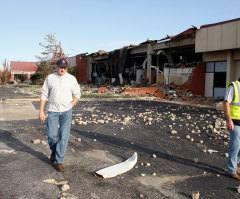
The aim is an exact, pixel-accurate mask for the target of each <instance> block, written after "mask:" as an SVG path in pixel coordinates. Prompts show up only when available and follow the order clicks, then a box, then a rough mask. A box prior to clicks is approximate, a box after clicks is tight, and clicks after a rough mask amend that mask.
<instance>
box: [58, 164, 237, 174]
mask: <svg viewBox="0 0 240 199" xmlns="http://www.w3.org/2000/svg"><path fill="white" fill-rule="evenodd" d="M64 170H65V169H64V166H63V165H62V164H61V163H57V171H58V172H64ZM239 178H240V177H239Z"/></svg>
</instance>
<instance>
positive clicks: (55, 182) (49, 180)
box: [43, 179, 68, 185]
mask: <svg viewBox="0 0 240 199" xmlns="http://www.w3.org/2000/svg"><path fill="white" fill-rule="evenodd" d="M43 182H44V183H48V184H55V185H66V184H67V183H68V181H59V182H57V181H56V180H54V179H47V180H43Z"/></svg>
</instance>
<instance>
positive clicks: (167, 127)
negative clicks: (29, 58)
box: [0, 100, 239, 199]
mask: <svg viewBox="0 0 240 199" xmlns="http://www.w3.org/2000/svg"><path fill="white" fill-rule="evenodd" d="M33 105H34V107H35V108H36V109H37V108H38V104H37V102H33ZM23 111H24V110H23ZM25 111H27V110H25ZM6 114H7V112H6ZM73 114H74V117H73V125H72V130H71V136H70V141H69V146H68V150H67V154H66V158H65V162H64V165H65V167H66V171H65V172H64V173H58V172H57V171H56V170H55V165H52V164H51V163H50V161H49V159H48V156H49V155H50V150H49V148H48V145H47V144H46V143H47V139H46V136H45V124H42V123H40V122H39V120H37V119H24V120H12V121H7V122H6V121H0V168H1V169H0V176H1V177H0V198H1V199H2V198H50V199H51V198H61V197H65V198H76V199H77V198H142V197H143V198H191V194H192V192H193V191H199V193H200V198H239V194H238V193H237V191H236V187H237V186H238V185H239V182H237V181H235V180H232V179H230V178H229V177H228V176H227V175H226V171H225V168H226V162H227V158H226V157H225V153H227V152H228V144H229V135H228V133H227V131H226V129H225V127H224V125H225V123H224V116H223V112H222V111H216V110H214V109H207V108H200V107H194V106H186V105H179V104H173V103H163V102H157V101H146V100H118V101H116V100H91V101H88V100H85V101H81V102H79V103H78V105H77V106H76V107H74V110H73ZM34 139H40V143H38V144H34V143H33V142H32V141H33V140H34ZM209 149H211V150H215V151H218V152H213V153H209V152H208V150H209ZM211 150H210V152H211ZM134 152H137V154H138V162H137V164H136V166H135V167H134V168H133V169H132V170H130V171H128V172H127V173H124V174H122V175H121V176H117V177H115V178H111V179H101V178H97V177H95V176H94V175H93V174H94V172H95V171H97V170H99V169H102V168H105V167H107V166H110V165H114V164H117V163H120V162H122V161H124V160H126V159H127V158H129V157H130V156H131V155H132V154H133V153H134ZM48 179H54V180H55V181H57V182H60V181H67V184H68V185H69V186H70V189H69V190H67V191H65V192H63V191H61V185H56V184H49V183H45V182H43V181H44V180H48Z"/></svg>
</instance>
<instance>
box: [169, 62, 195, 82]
mask: <svg viewBox="0 0 240 199" xmlns="http://www.w3.org/2000/svg"><path fill="white" fill-rule="evenodd" d="M193 69H194V67H191V68H170V67H164V83H165V84H172V83H173V84H175V85H178V86H180V85H182V84H184V83H185V82H187V81H188V79H189V78H190V77H191V76H192V71H193Z"/></svg>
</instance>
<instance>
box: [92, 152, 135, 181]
mask: <svg viewBox="0 0 240 199" xmlns="http://www.w3.org/2000/svg"><path fill="white" fill-rule="evenodd" d="M136 163H137V153H136V152H134V154H133V155H132V156H131V157H130V158H128V159H127V160H126V161H124V162H122V163H119V164H116V165H113V166H110V167H107V168H104V169H101V170H99V171H96V172H95V174H97V176H101V177H103V178H112V177H115V176H118V175H121V174H123V173H126V172H127V171H129V170H131V169H132V168H133V167H134V166H135V164H136Z"/></svg>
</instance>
